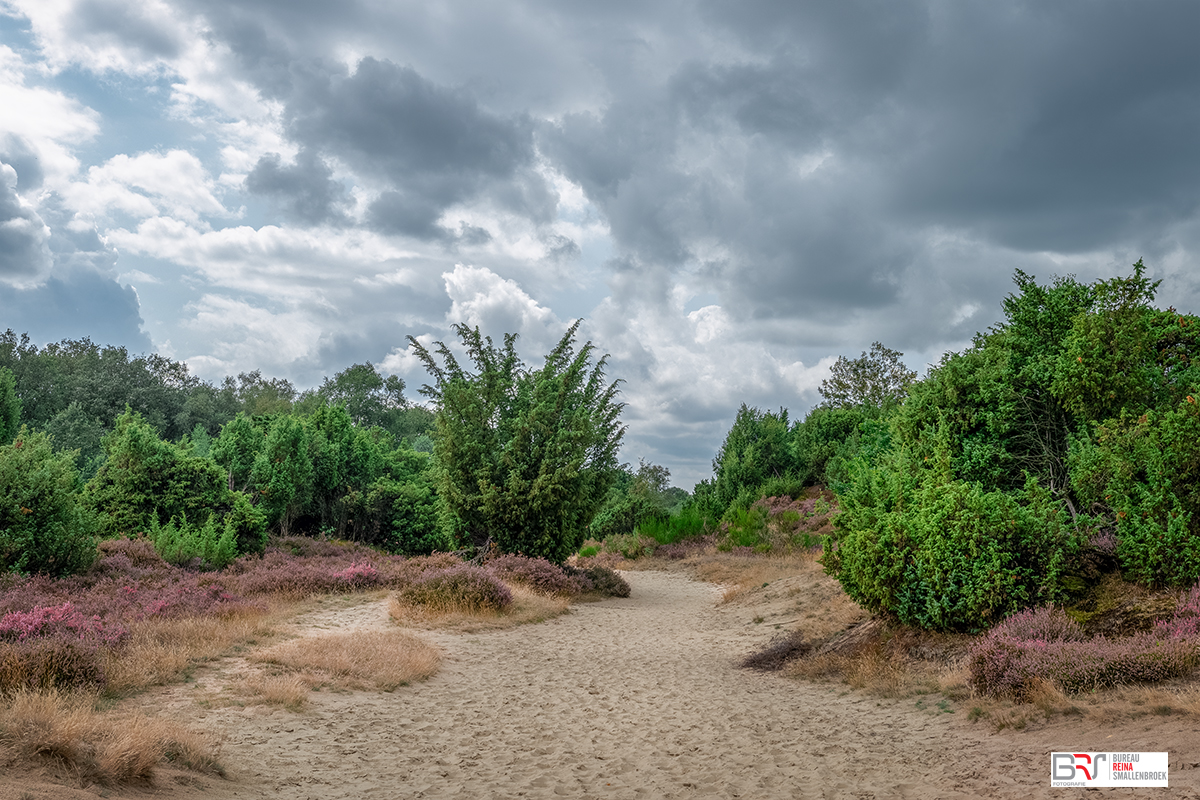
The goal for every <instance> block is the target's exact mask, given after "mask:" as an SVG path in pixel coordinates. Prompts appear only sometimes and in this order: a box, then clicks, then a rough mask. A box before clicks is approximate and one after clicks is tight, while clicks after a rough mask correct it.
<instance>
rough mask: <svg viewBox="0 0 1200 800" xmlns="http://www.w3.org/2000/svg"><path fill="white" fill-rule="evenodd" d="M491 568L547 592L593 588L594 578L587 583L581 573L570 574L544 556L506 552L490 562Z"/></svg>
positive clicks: (503, 577) (506, 578) (579, 591)
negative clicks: (577, 574) (531, 556)
mask: <svg viewBox="0 0 1200 800" xmlns="http://www.w3.org/2000/svg"><path fill="white" fill-rule="evenodd" d="M487 570H488V572H491V573H492V574H493V575H495V576H496V577H498V578H500V579H501V580H504V581H508V582H509V583H520V584H523V585H525V586H528V587H529V588H531V589H534V590H535V591H539V592H544V593H546V594H582V593H583V592H585V591H588V590H589V589H591V582H590V581H587V584H586V585H585V582H584V580H581V579H580V578H581V576H576V575H568V574H567V572H566V571H565V570H564V569H563V568H562V567H559V566H558V565H556V564H551V563H550V562H549V561H547V560H546V559H544V558H529V557H528V556H519V555H511V554H509V555H502V556H499V557H497V558H493V559H492V560H491V561H489V562H487ZM585 580H586V579H585Z"/></svg>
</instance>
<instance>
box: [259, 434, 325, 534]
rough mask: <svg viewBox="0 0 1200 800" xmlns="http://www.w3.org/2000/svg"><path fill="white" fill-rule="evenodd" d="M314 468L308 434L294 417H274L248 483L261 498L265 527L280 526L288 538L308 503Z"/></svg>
mask: <svg viewBox="0 0 1200 800" xmlns="http://www.w3.org/2000/svg"><path fill="white" fill-rule="evenodd" d="M312 481H313V465H312V459H311V458H310V457H309V453H308V432H307V431H306V430H305V429H304V423H302V422H301V421H300V420H298V419H296V418H295V417H291V416H280V417H276V418H275V421H274V422H272V423H271V427H270V429H269V430H268V431H267V436H266V439H264V440H263V445H262V450H261V451H260V452H259V454H258V457H257V458H256V459H255V460H254V469H253V471H252V473H251V482H252V483H253V484H254V488H255V489H256V490H257V491H258V494H259V497H260V498H261V501H260V507H261V508H262V510H263V512H264V513H265V514H266V515H267V524H268V525H274V524H276V523H278V524H279V532H280V533H281V534H282V535H284V536H287V535H288V533H289V532H290V527H291V523H292V520H294V519H295V518H296V517H297V516H299V514H300V512H301V511H302V510H303V509H304V507H305V506H306V505H307V504H308V500H309V496H310V494H311V492H312Z"/></svg>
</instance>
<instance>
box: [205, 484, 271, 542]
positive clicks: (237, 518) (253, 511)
mask: <svg viewBox="0 0 1200 800" xmlns="http://www.w3.org/2000/svg"><path fill="white" fill-rule="evenodd" d="M229 497H230V498H231V501H232V502H231V507H230V509H229V511H227V512H226V513H225V517H224V519H223V520H222V524H223V526H224V528H225V529H226V530H230V531H232V532H233V540H234V542H235V544H236V545H237V554H238V555H244V554H246V553H255V554H261V553H262V552H263V551H264V550H266V548H267V516H266V514H264V513H263V512H261V511H259V510H258V509H257V508H255V507H254V506H253V505H251V503H250V498H249V497H247V496H246V495H244V494H242V493H241V492H230V493H229ZM210 519H211V518H210Z"/></svg>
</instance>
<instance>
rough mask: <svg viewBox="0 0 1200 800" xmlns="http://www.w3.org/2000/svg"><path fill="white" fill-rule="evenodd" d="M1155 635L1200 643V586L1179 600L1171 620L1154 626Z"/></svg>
mask: <svg viewBox="0 0 1200 800" xmlns="http://www.w3.org/2000/svg"><path fill="white" fill-rule="evenodd" d="M1154 635H1155V636H1161V637H1164V638H1167V639H1190V640H1192V641H1196V642H1200V584H1197V585H1195V586H1193V587H1192V588H1191V589H1190V590H1189V591H1187V592H1186V593H1184V595H1183V596H1182V597H1181V598H1180V599H1179V604H1178V605H1177V606H1176V607H1175V614H1174V616H1172V618H1171V619H1169V620H1159V621H1158V622H1156V623H1155V624H1154Z"/></svg>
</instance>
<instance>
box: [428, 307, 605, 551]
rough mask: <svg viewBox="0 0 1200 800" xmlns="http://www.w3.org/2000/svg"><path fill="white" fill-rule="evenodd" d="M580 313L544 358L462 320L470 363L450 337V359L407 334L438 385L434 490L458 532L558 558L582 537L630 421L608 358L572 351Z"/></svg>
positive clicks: (442, 349)
mask: <svg viewBox="0 0 1200 800" xmlns="http://www.w3.org/2000/svg"><path fill="white" fill-rule="evenodd" d="M578 326H579V323H578V322H577V323H576V324H574V325H572V326H571V327H570V329H568V331H567V332H566V334H564V336H563V338H562V339H561V340H560V341H559V343H558V345H557V346H556V347H555V348H554V349H553V350H552V351H551V352H550V353H549V354H547V356H546V359H545V363H544V365H543V366H542V368H541V369H528V368H526V367H525V366H524V365H523V364H522V362H521V360H520V358H519V357H518V356H517V353H516V349H515V342H516V336H515V335H512V334H508V335H506V336H505V337H504V345H503V347H496V346H495V345H494V344H493V343H492V340H491V338H490V337H489V338H486V339H485V338H484V337H483V336H482V335H481V334H480V332H479V330H478V329H474V330H472V329H470V328H468V327H467V326H465V325H458V326H456V328H455V330H456V332H457V333H458V335H459V337H460V339H461V340H462V342H463V345H464V347H465V349H466V350H467V354H468V357H469V358H470V359H471V361H472V362H473V363H474V366H475V370H476V371H475V372H473V373H472V372H468V371H466V370H464V369H463V368H462V367H460V366H459V364H458V361H457V360H456V359H455V357H454V355H453V354H452V353H451V352H450V350H449V348H447V347H446V345H445V344H442V343H438V346H437V351H436V352H437V354H438V355H440V356H441V358H442V361H443V363H444V366H443V365H439V364H438V362H437V360H436V359H435V358H434V356H433V355H432V354H431V353H429V351H427V350H426V349H425V348H424V347H423V346H422V345H421V344H420V343H419V342H417V341H416V340H415V339H413V338H412V337H409V341H410V343H411V344H412V346H413V349H414V351H415V352H416V353H417V355H418V356H419V357H420V358H421V360H422V361H423V363H424V364H425V367H426V369H428V371H429V373H430V374H431V375H433V376H434V379H435V385H434V386H426V387H425V388H424V389H423V390H422V391H423V392H424V393H425V394H426V395H427V396H429V397H430V398H431V399H433V400H434V401H435V402H436V404H437V416H436V424H437V437H436V440H435V446H434V454H435V457H436V459H437V465H438V479H437V493H438V498H439V501H440V502H441V503H442V504H443V510H444V513H445V516H446V519H447V520H448V521H449V524H450V526H451V531H452V535H453V536H454V538H455V541H456V543H457V544H459V545H460V546H461V545H473V546H480V545H482V544H484V543H485V542H486V541H487V540H488V539H489V538H490V539H492V540H493V541H494V542H496V544H497V545H498V546H499V547H500V548H501V549H502V550H503V551H505V552H512V553H520V554H523V555H528V556H533V557H540V558H546V559H548V560H550V561H553V562H556V563H561V562H562V561H564V560H565V559H566V558H567V557H568V556H570V555H571V554H573V553H574V552H576V551H577V550H578V549H579V545H580V544H581V543H582V541H583V537H584V534H585V531H586V530H587V526H588V524H589V523H590V522H591V521H592V518H593V517H594V516H595V514H596V511H597V510H598V509H599V508H600V505H601V504H602V502H603V501H604V498H605V495H606V493H607V492H608V489H609V488H610V486H611V485H612V482H613V470H614V468H615V466H616V451H617V448H618V446H619V445H620V441H621V437H622V436H623V435H624V432H625V429H624V428H623V427H622V426H621V425H620V424H619V421H618V419H619V416H620V413H621V408H622V404H621V403H618V402H616V394H617V383H615V382H614V383H611V384H607V385H606V384H605V382H604V367H605V363H606V359H605V358H601V359H599V360H598V361H597V362H596V363H595V364H594V365H593V364H592V354H593V349H594V348H593V347H592V344H591V343H590V342H588V343H587V344H585V345H584V346H583V347H581V348H579V351H578V352H576V351H575V347H574V340H575V333H576V330H577V329H578Z"/></svg>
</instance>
